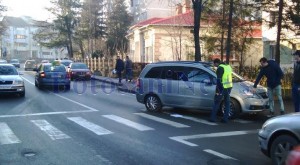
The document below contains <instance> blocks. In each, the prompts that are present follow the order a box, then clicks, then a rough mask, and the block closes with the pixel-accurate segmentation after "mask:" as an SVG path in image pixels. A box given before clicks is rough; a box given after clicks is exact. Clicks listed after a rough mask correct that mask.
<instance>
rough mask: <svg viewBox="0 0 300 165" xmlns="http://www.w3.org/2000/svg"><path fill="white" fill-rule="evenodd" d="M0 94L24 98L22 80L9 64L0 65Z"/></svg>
mask: <svg viewBox="0 0 300 165" xmlns="http://www.w3.org/2000/svg"><path fill="white" fill-rule="evenodd" d="M0 94H18V95H19V96H20V97H24V96H25V86H24V80H23V79H22V78H21V76H20V75H19V73H18V71H17V69H16V68H15V67H14V66H13V65H11V64H0Z"/></svg>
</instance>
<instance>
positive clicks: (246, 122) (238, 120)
mask: <svg viewBox="0 0 300 165" xmlns="http://www.w3.org/2000/svg"><path fill="white" fill-rule="evenodd" d="M233 122H237V123H242V124H249V123H253V122H252V121H248V120H242V119H234V120H233Z"/></svg>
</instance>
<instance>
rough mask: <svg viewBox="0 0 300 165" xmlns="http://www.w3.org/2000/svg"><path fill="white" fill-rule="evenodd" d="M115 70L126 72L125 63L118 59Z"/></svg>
mask: <svg viewBox="0 0 300 165" xmlns="http://www.w3.org/2000/svg"><path fill="white" fill-rule="evenodd" d="M115 69H116V70H117V71H118V72H122V71H123V70H124V62H123V60H121V59H117V62H116V67H115Z"/></svg>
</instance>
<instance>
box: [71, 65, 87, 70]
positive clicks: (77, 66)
mask: <svg viewBox="0 0 300 165" xmlns="http://www.w3.org/2000/svg"><path fill="white" fill-rule="evenodd" d="M71 69H88V67H87V65H86V64H73V65H72V66H71Z"/></svg>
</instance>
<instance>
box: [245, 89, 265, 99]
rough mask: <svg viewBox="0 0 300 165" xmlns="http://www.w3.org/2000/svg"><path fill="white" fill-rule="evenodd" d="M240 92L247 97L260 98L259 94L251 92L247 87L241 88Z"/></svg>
mask: <svg viewBox="0 0 300 165" xmlns="http://www.w3.org/2000/svg"><path fill="white" fill-rule="evenodd" d="M241 93H242V95H244V96H246V97H248V98H255V99H260V96H259V95H258V94H256V93H253V92H251V91H250V90H248V89H244V90H241Z"/></svg>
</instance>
